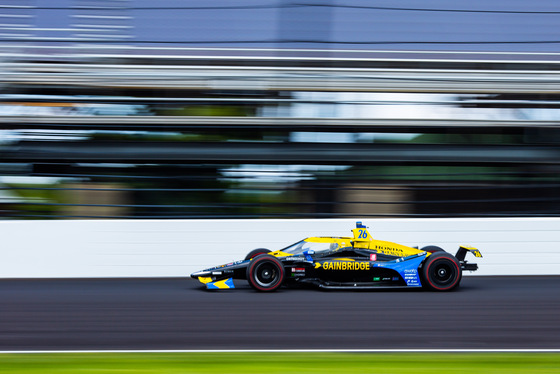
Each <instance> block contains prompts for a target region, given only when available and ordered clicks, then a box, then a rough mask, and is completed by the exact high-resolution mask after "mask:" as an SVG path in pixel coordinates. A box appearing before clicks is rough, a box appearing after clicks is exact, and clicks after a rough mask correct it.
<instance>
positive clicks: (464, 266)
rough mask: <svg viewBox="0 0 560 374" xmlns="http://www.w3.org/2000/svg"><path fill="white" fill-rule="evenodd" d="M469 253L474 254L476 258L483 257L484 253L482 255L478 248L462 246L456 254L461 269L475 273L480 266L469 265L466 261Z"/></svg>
mask: <svg viewBox="0 0 560 374" xmlns="http://www.w3.org/2000/svg"><path fill="white" fill-rule="evenodd" d="M467 252H470V253H472V254H473V255H474V257H482V253H480V251H479V250H478V249H477V248H474V247H469V246H466V245H461V246H459V250H458V251H457V253H456V254H455V257H456V258H457V260H459V262H460V263H461V268H462V269H463V270H470V271H475V270H477V269H478V265H477V264H469V263H467V261H465V256H466V255H467Z"/></svg>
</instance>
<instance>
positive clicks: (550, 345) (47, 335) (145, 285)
mask: <svg viewBox="0 0 560 374" xmlns="http://www.w3.org/2000/svg"><path fill="white" fill-rule="evenodd" d="M239 286H240V288H239V289H237V290H235V291H225V292H224V291H218V292H208V291H204V290H202V289H201V288H200V287H199V285H198V284H197V283H196V282H195V281H187V280H184V279H170V278H168V279H104V280H18V281H16V280H3V281H0V298H1V299H2V307H1V318H0V350H18V351H20V350H67V349H68V350H105V349H117V350H128V349H155V350H161V349H164V350H165V349H198V350H200V349H237V350H238V349H299V348H303V349H342V348H344V349H376V348H380V349H407V348H411V349H418V348H419V347H421V348H423V349H558V348H559V347H560V317H559V315H558V313H557V310H558V309H559V308H560V295H559V294H558V292H557V290H558V288H559V287H560V277H467V278H465V279H464V280H463V284H462V287H461V289H460V290H459V291H457V292H452V293H446V294H438V293H430V292H421V291H420V292H321V291H317V290H304V289H299V290H282V291H279V292H277V293H275V294H270V295H265V294H261V293H256V292H254V291H252V290H250V289H249V288H248V287H247V286H245V285H244V284H240V285H239Z"/></svg>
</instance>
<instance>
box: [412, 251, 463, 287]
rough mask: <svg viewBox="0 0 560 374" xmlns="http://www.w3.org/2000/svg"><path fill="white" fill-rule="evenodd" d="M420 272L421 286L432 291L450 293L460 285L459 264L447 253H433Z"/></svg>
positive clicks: (461, 273)
mask: <svg viewBox="0 0 560 374" xmlns="http://www.w3.org/2000/svg"><path fill="white" fill-rule="evenodd" d="M420 270H421V271H420V275H421V277H422V284H423V285H424V287H425V288H427V289H429V290H432V291H451V290H452V289H454V288H455V287H457V286H458V285H459V283H461V278H462V277H463V272H462V270H461V264H460V263H459V261H458V260H457V259H456V258H455V256H453V255H451V254H449V253H447V252H435V253H433V254H432V255H430V256H429V257H428V258H427V259H426V260H425V261H424V263H423V265H422V269H420Z"/></svg>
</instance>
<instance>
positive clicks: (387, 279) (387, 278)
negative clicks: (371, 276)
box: [381, 277, 391, 281]
mask: <svg viewBox="0 0 560 374" xmlns="http://www.w3.org/2000/svg"><path fill="white" fill-rule="evenodd" d="M381 280H382V281H390V280H391V277H384V278H381Z"/></svg>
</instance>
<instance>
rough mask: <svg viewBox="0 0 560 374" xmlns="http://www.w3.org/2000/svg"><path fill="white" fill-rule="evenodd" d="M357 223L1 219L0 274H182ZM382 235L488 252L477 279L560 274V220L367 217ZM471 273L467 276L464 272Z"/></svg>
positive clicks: (343, 232)
mask: <svg viewBox="0 0 560 374" xmlns="http://www.w3.org/2000/svg"><path fill="white" fill-rule="evenodd" d="M355 221H356V220H355V219H328V220H271V219H267V220H74V221H1V222H0V234H1V237H2V239H3V240H2V248H1V249H0V256H1V257H0V278H68V277H80V278H81V277H181V276H186V275H188V274H190V273H192V272H194V271H197V270H202V269H204V268H208V267H211V266H215V265H219V264H224V263H227V262H231V261H233V260H239V259H242V258H244V256H245V254H246V253H247V252H249V251H250V250H252V249H254V248H260V247H264V248H269V249H272V250H275V249H280V248H283V247H285V246H287V245H289V244H291V243H293V242H296V241H298V240H300V239H303V238H305V237H307V236H322V235H325V236H350V235H351V232H350V230H351V229H352V228H354V227H355ZM362 221H363V223H364V224H365V225H367V226H368V227H369V228H370V233H371V234H372V236H373V237H374V238H376V239H381V240H387V241H393V242H398V243H401V244H405V245H409V246H420V247H422V246H425V245H430V244H434V245H438V246H440V247H442V248H444V249H445V250H447V251H449V252H451V253H453V254H454V253H455V251H456V250H457V248H458V246H459V244H469V245H472V246H475V247H477V248H479V249H480V250H481V252H482V254H483V256H484V258H482V259H478V258H477V259H476V260H475V258H474V256H472V255H470V254H468V255H467V260H471V261H473V262H475V261H476V262H477V263H478V264H479V271H478V272H476V273H473V274H475V275H551V274H554V275H560V219H558V218H531V219H522V218H504V219H501V218H495V219H494V218H489V219H364V220H362ZM467 273H468V272H467Z"/></svg>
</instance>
